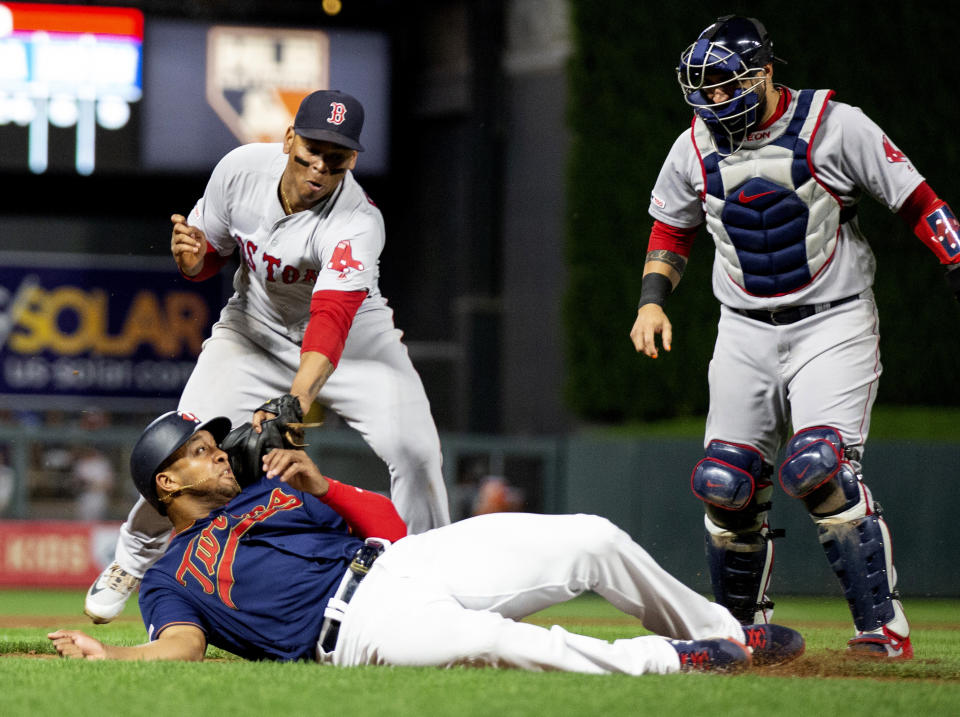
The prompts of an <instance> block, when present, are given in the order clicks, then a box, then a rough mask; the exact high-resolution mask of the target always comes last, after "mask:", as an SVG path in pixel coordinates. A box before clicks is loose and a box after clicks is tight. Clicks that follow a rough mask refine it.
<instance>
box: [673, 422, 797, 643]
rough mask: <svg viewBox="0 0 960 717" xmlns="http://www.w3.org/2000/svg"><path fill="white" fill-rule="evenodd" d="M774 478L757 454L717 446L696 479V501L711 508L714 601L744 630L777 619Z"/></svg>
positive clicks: (708, 531) (708, 540) (710, 560)
mask: <svg viewBox="0 0 960 717" xmlns="http://www.w3.org/2000/svg"><path fill="white" fill-rule="evenodd" d="M772 472H773V468H772V466H771V465H770V464H768V463H766V462H765V461H764V460H763V456H762V455H761V454H760V452H759V451H757V450H756V449H754V448H751V447H749V446H742V445H737V444H733V443H727V442H725V441H711V442H710V445H708V446H707V455H706V457H705V458H704V459H703V460H701V461H700V462H699V463H697V465H696V467H695V468H694V470H693V476H692V477H691V488H692V489H693V492H694V495H696V496H697V497H698V498H699V499H700V500H702V501H703V502H704V503H706V511H707V515H706V516H705V518H704V526H705V527H706V551H707V563H708V565H709V567H710V582H711V585H712V587H713V595H714V598H715V599H716V601H717V602H718V603H720V604H721V605H723V606H725V607H726V608H727V609H728V610H730V612H731V613H733V616H734V617H735V618H737V620H739V621H740V623H741V624H743V625H750V624H753V623H758V622H768V621H769V620H770V618H771V616H772V615H773V610H772V608H773V603H772V602H771V601H770V600H769V599H767V597H766V594H765V593H766V589H767V585H768V584H769V581H770V572H771V570H772V568H773V544H772V542H771V539H772V538H773V537H775V531H771V530H770V527H769V526H768V525H767V522H766V516H767V511H768V510H769V509H770V496H771V493H772V492H773V483H771V481H770V476H771V474H772ZM781 534H782V533H781Z"/></svg>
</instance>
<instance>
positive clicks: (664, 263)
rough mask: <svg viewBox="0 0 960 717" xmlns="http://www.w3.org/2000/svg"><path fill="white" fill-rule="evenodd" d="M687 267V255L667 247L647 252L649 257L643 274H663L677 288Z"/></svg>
mask: <svg viewBox="0 0 960 717" xmlns="http://www.w3.org/2000/svg"><path fill="white" fill-rule="evenodd" d="M686 268H687V258H686V257H685V256H682V255H681V254H677V253H676V252H673V251H669V250H667V249H656V250H654V251H649V252H647V258H646V261H645V262H644V265H643V275H644V276H646V275H647V274H650V273H651V272H656V273H657V274H663V275H664V276H665V277H667V278H668V279H670V283H671V284H672V285H673V288H676V287H677V284H679V283H680V279H681V278H682V277H683V272H684V271H685V270H686Z"/></svg>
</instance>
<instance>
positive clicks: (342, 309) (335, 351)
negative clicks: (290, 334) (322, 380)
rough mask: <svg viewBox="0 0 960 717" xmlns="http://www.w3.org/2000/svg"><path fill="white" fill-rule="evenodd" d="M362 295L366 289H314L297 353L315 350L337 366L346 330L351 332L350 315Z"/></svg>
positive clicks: (360, 300) (360, 301) (355, 312)
mask: <svg viewBox="0 0 960 717" xmlns="http://www.w3.org/2000/svg"><path fill="white" fill-rule="evenodd" d="M365 298H367V292H366V290H363V291H332V290H321V291H315V292H314V293H313V298H312V299H311V300H310V323H308V324H307V330H306V332H304V334H303V344H302V345H301V347H300V353H305V352H307V351H316V352H317V353H321V354H323V355H324V356H326V357H327V358H328V359H330V363H332V364H333V365H334V366H336V365H337V363H338V362H339V361H340V355H341V354H342V353H343V345H344V344H345V343H346V341H347V334H349V333H350V325H351V324H353V317H354V316H356V314H357V309H359V308H360V304H362V303H363V300H364V299H365Z"/></svg>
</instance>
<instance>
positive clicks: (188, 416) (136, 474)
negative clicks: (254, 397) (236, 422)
mask: <svg viewBox="0 0 960 717" xmlns="http://www.w3.org/2000/svg"><path fill="white" fill-rule="evenodd" d="M197 431H210V433H212V434H213V439H214V440H215V441H216V442H217V445H219V444H220V442H221V441H222V440H223V439H224V438H226V436H227V434H228V433H230V419H229V418H224V417H223V416H221V417H219V418H212V419H210V420H209V421H206V422H203V421H201V420H200V419H199V418H197V417H196V416H194V415H193V414H192V413H182V412H180V411H170V412H169V413H164V414H163V415H162V416H160V417H159V418H157V419H155V420H154V421H153V422H152V423H151V424H150V425H149V426H147V427H146V428H145V429H144V430H143V433H141V434H140V438H138V439H137V442H136V444H135V445H134V447H133V452H132V453H131V454H130V475H132V476H133V482H134V485H136V486H137V490H138V491H140V495H142V496H143V497H144V498H145V499H146V501H147V502H148V503H149V504H150V505H152V506H153V507H154V508H156V509H157V510H158V511H160V514H161V515H166V514H167V508H166V506H165V505H164V504H163V503H162V502H161V501H160V497H159V496H158V495H157V481H156V477H157V473H158V472H159V470H160V466H162V465H163V464H164V463H165V462H166V461H167V459H168V458H169V457H170V456H172V455H173V454H174V453H176V452H177V450H178V449H179V448H180V446H182V445H183V444H184V443H186V442H187V439H189V438H190V436H192V435H193V434H194V433H196V432H197Z"/></svg>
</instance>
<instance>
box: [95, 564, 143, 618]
mask: <svg viewBox="0 0 960 717" xmlns="http://www.w3.org/2000/svg"><path fill="white" fill-rule="evenodd" d="M138 587H140V578H138V577H136V576H134V575H131V574H130V573H128V572H127V571H126V570H124V569H123V568H121V567H120V566H119V565H118V564H117V563H113V564H112V565H110V567H108V568H107V569H106V570H104V571H103V572H102V573H100V577H98V578H97V581H96V582H95V583H94V584H93V585H91V586H90V589H89V590H88V591H87V598H86V600H84V602H83V612H84V614H86V615H87V617H89V618H90V619H91V620H93V621H94V622H95V623H96V624H98V625H103V624H104V623H108V622H110V621H111V620H112V619H113V618H115V617H116V616H117V615H119V614H120V613H121V612H123V607H124V605H126V604H127V599H128V598H129V597H130V596H131V595H132V594H133V592H134V591H135V590H136V589H137V588H138Z"/></svg>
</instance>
